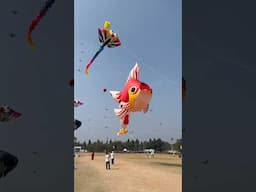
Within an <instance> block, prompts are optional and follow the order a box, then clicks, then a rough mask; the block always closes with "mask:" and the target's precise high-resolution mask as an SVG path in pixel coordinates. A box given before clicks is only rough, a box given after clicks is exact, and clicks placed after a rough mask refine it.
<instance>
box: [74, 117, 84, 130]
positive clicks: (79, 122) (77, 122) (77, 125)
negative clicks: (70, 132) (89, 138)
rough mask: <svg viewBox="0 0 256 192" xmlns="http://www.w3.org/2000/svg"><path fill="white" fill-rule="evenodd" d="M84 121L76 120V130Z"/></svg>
mask: <svg viewBox="0 0 256 192" xmlns="http://www.w3.org/2000/svg"><path fill="white" fill-rule="evenodd" d="M81 125H82V122H81V121H79V120H76V119H75V120H74V130H76V129H78V128H79V127H81Z"/></svg>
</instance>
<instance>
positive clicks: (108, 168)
mask: <svg viewBox="0 0 256 192" xmlns="http://www.w3.org/2000/svg"><path fill="white" fill-rule="evenodd" d="M105 162H106V170H110V155H109V153H108V152H106V155H105Z"/></svg>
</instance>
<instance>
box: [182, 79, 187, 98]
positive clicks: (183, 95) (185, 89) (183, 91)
mask: <svg viewBox="0 0 256 192" xmlns="http://www.w3.org/2000/svg"><path fill="white" fill-rule="evenodd" d="M186 91H187V88H186V80H185V79H184V78H183V77H182V100H184V99H185V97H186Z"/></svg>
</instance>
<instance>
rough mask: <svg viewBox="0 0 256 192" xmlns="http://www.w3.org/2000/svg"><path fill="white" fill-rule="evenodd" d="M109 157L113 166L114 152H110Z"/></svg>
mask: <svg viewBox="0 0 256 192" xmlns="http://www.w3.org/2000/svg"><path fill="white" fill-rule="evenodd" d="M110 156H111V164H112V165H114V162H115V154H114V151H112V152H111V154H110Z"/></svg>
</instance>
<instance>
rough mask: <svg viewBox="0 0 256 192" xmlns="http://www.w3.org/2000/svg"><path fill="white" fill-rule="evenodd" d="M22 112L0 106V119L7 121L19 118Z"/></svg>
mask: <svg viewBox="0 0 256 192" xmlns="http://www.w3.org/2000/svg"><path fill="white" fill-rule="evenodd" d="M21 115H22V114H21V113H19V112H16V111H14V110H13V109H11V108H10V107H8V106H0V121H2V122H7V121H11V120H15V119H17V118H19V117H20V116H21Z"/></svg>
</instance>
